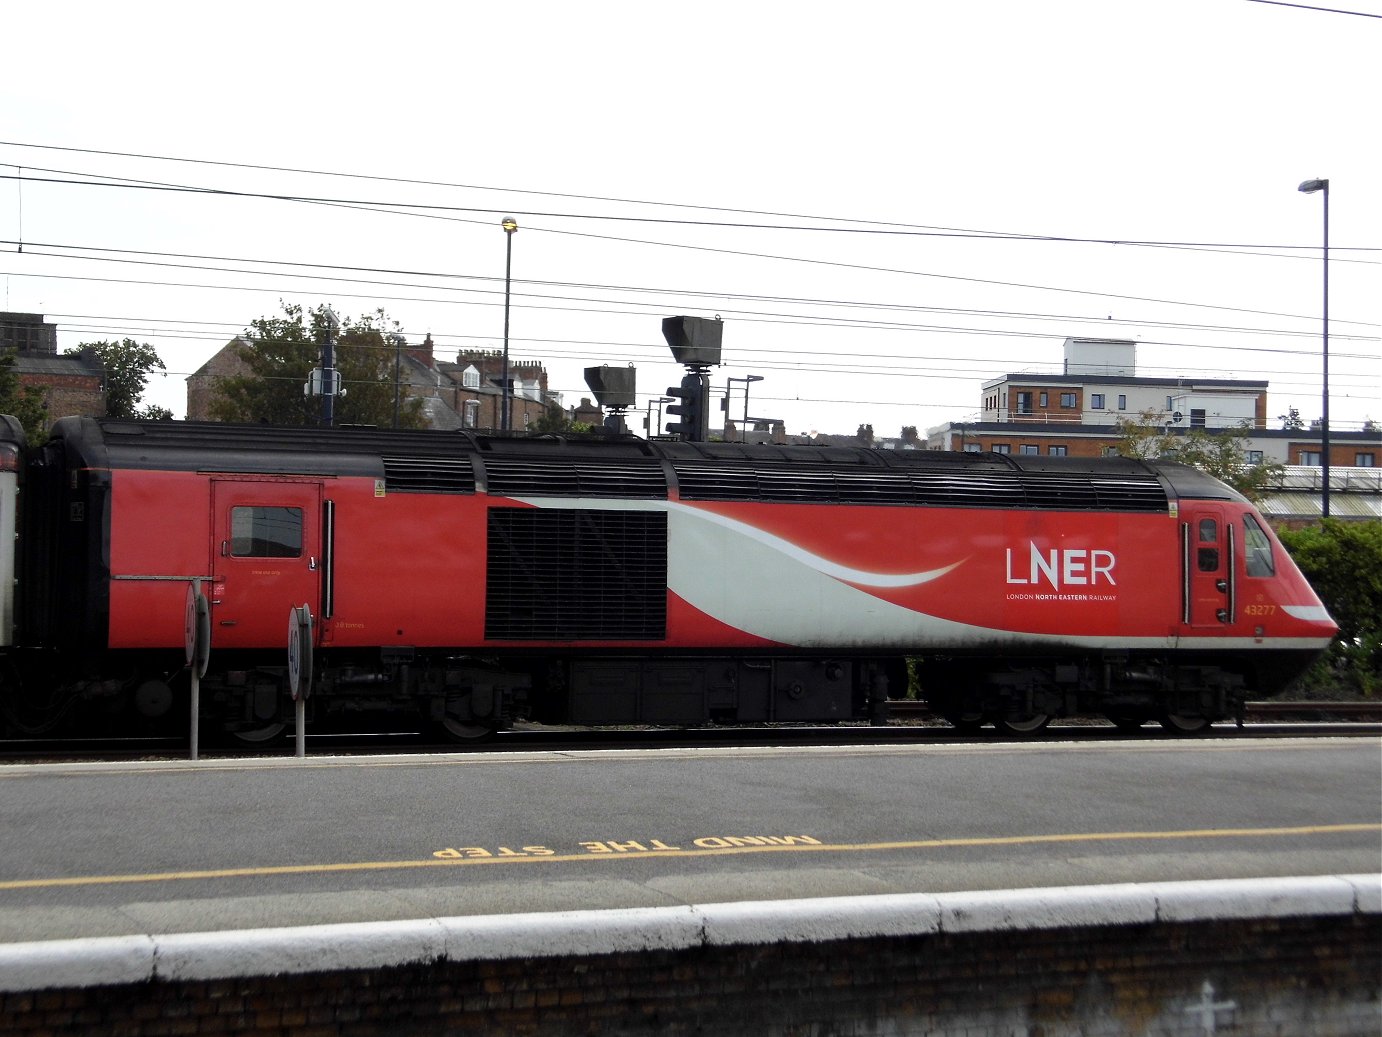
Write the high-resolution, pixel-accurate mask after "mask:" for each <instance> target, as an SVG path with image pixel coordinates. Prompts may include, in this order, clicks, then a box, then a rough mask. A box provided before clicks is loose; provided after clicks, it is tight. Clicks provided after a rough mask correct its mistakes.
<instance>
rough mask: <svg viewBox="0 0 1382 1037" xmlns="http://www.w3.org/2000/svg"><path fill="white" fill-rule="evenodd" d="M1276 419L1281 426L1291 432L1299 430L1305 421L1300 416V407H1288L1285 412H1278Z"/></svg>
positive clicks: (1303, 426)
mask: <svg viewBox="0 0 1382 1037" xmlns="http://www.w3.org/2000/svg"><path fill="white" fill-rule="evenodd" d="M1277 420H1278V421H1280V422H1281V427H1282V428H1284V429H1289V430H1290V431H1292V432H1300V431H1302V430H1303V429H1304V428H1305V421H1304V420H1303V419H1302V418H1301V416H1300V409H1299V408H1297V407H1291V408H1289V409H1288V410H1287V411H1286V413H1285V414H1278V415H1277Z"/></svg>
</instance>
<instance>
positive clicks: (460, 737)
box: [431, 717, 494, 745]
mask: <svg viewBox="0 0 1382 1037" xmlns="http://www.w3.org/2000/svg"><path fill="white" fill-rule="evenodd" d="M431 727H432V730H433V731H435V732H436V733H437V735H438V736H440V737H441V738H443V739H445V740H446V741H448V742H455V743H457V744H458V745H474V744H475V743H477V742H487V741H489V740H490V739H491V738H493V737H494V728H493V727H491V726H490V725H489V724H467V723H463V722H461V721H459V720H456V719H455V718H453V717H443V718H442V719H440V720H438V721H436V722H435V723H433V724H432V725H431Z"/></svg>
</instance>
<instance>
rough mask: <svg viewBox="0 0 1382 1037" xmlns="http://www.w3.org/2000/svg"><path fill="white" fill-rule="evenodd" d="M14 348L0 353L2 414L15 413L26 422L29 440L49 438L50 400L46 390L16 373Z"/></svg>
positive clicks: (21, 420) (24, 424) (20, 420)
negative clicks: (22, 380)
mask: <svg viewBox="0 0 1382 1037" xmlns="http://www.w3.org/2000/svg"><path fill="white" fill-rule="evenodd" d="M14 357H15V353H14V350H6V351H4V352H3V353H0V414H12V415H14V417H16V418H18V419H19V423H20V424H21V425H23V426H24V431H25V433H26V434H27V435H28V437H29V442H30V443H41V442H43V441H44V440H45V439H47V438H48V404H47V403H46V402H45V401H44V398H43V390H42V389H39V388H37V387H35V386H32V385H21V384H20V382H19V375H17V374H15V373H14Z"/></svg>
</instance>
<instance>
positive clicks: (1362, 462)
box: [1353, 454, 1377, 468]
mask: <svg viewBox="0 0 1382 1037" xmlns="http://www.w3.org/2000/svg"><path fill="white" fill-rule="evenodd" d="M1376 464H1377V458H1376V455H1374V454H1354V455H1353V465H1354V467H1355V468H1373V467H1375V466H1376Z"/></svg>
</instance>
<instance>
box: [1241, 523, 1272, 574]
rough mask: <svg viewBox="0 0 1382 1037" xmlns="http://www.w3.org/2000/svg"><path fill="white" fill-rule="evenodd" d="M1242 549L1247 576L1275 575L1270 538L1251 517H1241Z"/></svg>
mask: <svg viewBox="0 0 1382 1037" xmlns="http://www.w3.org/2000/svg"><path fill="white" fill-rule="evenodd" d="M1243 547H1244V549H1245V550H1246V552H1247V558H1246V559H1245V565H1246V569H1247V573H1248V575H1249V576H1275V575H1276V562H1274V561H1273V560H1272V538H1271V537H1269V536H1267V533H1266V531H1265V530H1264V529H1263V528H1262V527H1261V526H1259V525H1258V524H1257V520H1256V519H1255V518H1253V517H1252V516H1251V515H1244V516H1243Z"/></svg>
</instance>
